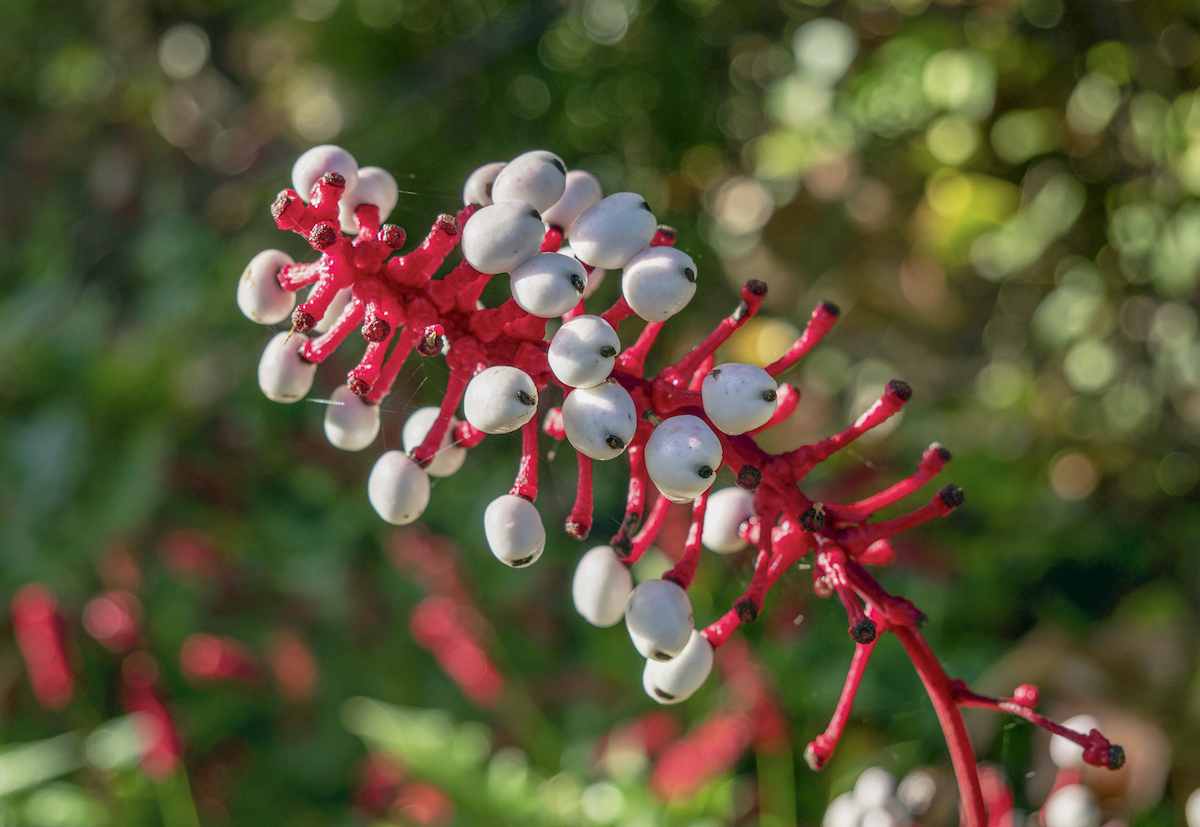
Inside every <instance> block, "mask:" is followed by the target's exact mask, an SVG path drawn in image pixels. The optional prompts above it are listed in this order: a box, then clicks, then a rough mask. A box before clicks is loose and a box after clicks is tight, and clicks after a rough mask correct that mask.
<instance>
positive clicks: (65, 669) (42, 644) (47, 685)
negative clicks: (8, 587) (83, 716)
mask: <svg viewBox="0 0 1200 827" xmlns="http://www.w3.org/2000/svg"><path fill="white" fill-rule="evenodd" d="M12 619H13V634H14V635H15V636H16V638H17V646H18V647H19V648H20V650H21V657H23V658H24V659H25V667H26V669H28V670H29V683H30V684H31V685H32V687H33V694H34V696H35V697H36V698H37V699H38V703H40V704H41V705H42V706H44V707H46V708H47V709H63V708H64V707H66V705H67V704H68V703H70V702H71V693H72V691H73V689H74V681H73V680H72V678H71V667H70V665H69V664H68V663H67V652H66V620H65V619H64V618H63V617H62V615H60V614H59V613H58V602H57V601H56V600H55V597H54V592H52V591H50V589H49V588H47V587H46V586H43V585H41V584H40V583H30V584H29V585H27V586H23V587H22V588H21V589H20V590H19V591H18V592H17V593H16V594H15V595H13V601H12Z"/></svg>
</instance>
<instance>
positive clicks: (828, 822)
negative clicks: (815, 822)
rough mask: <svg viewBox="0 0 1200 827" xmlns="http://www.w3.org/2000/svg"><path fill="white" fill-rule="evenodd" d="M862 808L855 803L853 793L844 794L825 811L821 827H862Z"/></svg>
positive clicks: (830, 803)
mask: <svg viewBox="0 0 1200 827" xmlns="http://www.w3.org/2000/svg"><path fill="white" fill-rule="evenodd" d="M861 818H862V808H861V807H859V806H858V804H857V803H856V802H855V801H854V795H853V794H851V793H842V794H841V795H839V796H838V797H837V798H835V799H834V800H833V801H831V802H829V807H828V808H826V810H825V816H824V818H822V819H821V827H860V825H859V822H860V820H861Z"/></svg>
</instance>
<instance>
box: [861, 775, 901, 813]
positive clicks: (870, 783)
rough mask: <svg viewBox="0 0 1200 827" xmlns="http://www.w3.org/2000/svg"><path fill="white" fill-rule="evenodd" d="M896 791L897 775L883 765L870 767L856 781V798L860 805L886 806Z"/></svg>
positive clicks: (864, 806)
mask: <svg viewBox="0 0 1200 827" xmlns="http://www.w3.org/2000/svg"><path fill="white" fill-rule="evenodd" d="M895 792H896V777H895V776H894V775H892V774H891V773H890V772H888V771H887V770H885V769H884V768H883V767H868V768H867V769H865V770H863V772H862V775H860V776H859V777H858V780H857V781H855V782H854V800H855V801H856V802H857V803H858V805H859V806H860V807H863V808H866V807H886V806H887V803H888V801H890V800H891V798H892V794H893V793H895Z"/></svg>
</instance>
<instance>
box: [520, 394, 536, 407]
mask: <svg viewBox="0 0 1200 827" xmlns="http://www.w3.org/2000/svg"><path fill="white" fill-rule="evenodd" d="M517 401H518V402H520V403H521V404H522V405H536V404H537V400H536V399H534V398H533V397H532V396H530V395H529V394H528V393H526V392H525V391H517Z"/></svg>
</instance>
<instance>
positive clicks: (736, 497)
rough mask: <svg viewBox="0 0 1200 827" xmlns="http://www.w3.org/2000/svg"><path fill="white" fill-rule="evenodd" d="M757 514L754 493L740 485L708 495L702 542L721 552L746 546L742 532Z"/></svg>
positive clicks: (705, 545) (739, 549)
mask: <svg viewBox="0 0 1200 827" xmlns="http://www.w3.org/2000/svg"><path fill="white" fill-rule="evenodd" d="M753 516H754V495H753V494H751V493H750V492H749V491H743V490H742V489H740V488H722V489H721V490H720V491H714V492H713V493H712V494H711V495H709V498H708V507H707V508H706V509H705V510H704V530H703V532H702V533H701V535H700V542H702V543H703V544H704V547H705V548H707V549H710V550H712V551H715V552H717V553H718V554H733V553H734V552H735V551H741V550H742V549H744V548H745V547H746V541H745V540H743V539H742V538H741V536H740V535H739V534H738V532H739V531H741V528H742V524H743V523H745V522H746V521H747V520H749V519H750V518H751V517H753Z"/></svg>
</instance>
